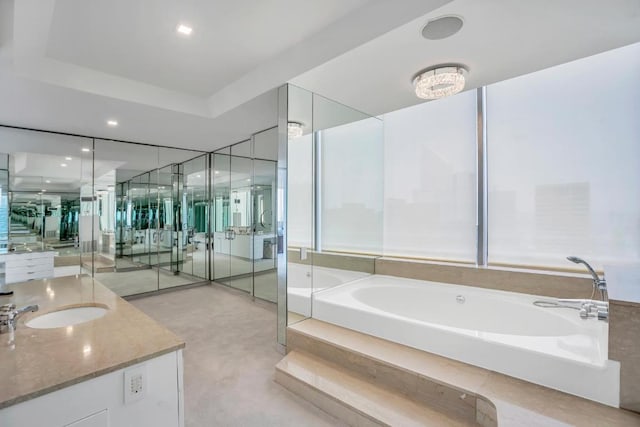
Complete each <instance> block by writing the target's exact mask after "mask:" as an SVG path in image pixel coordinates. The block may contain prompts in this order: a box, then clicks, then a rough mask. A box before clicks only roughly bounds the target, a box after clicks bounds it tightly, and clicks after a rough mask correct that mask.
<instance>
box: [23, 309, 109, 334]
mask: <svg viewBox="0 0 640 427" xmlns="http://www.w3.org/2000/svg"><path fill="white" fill-rule="evenodd" d="M106 313H107V308H105V307H97V306H83V307H70V308H64V309H62V310H58V311H52V312H51V313H47V314H43V315H42V316H38V317H34V318H33V319H31V320H29V321H28V322H26V323H25V324H26V325H27V326H28V327H30V328H35V329H52V328H62V327H65V326H71V325H77V324H78V323H84V322H88V321H90V320H95V319H99V318H100V317H102V316H104V315H105V314H106Z"/></svg>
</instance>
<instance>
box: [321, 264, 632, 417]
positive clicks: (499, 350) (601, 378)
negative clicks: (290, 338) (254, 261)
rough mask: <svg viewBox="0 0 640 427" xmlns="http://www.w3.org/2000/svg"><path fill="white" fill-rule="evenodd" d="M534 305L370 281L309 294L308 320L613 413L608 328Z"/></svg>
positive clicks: (494, 295) (509, 296) (616, 386)
mask: <svg viewBox="0 0 640 427" xmlns="http://www.w3.org/2000/svg"><path fill="white" fill-rule="evenodd" d="M540 299H544V297H539V296H535V295H525V294H519V293H513V292H504V291H496V290H486V289H480V288H474V287H469V286H460V285H452V284H446V283H436V282H427V281H421V280H413V279H405V278H399V277H392V276H382V275H373V276H369V277H365V278H363V279H359V280H356V281H353V282H350V283H347V284H344V285H340V286H337V287H334V288H331V289H327V290H324V291H320V292H317V293H315V294H314V296H313V317H314V318H316V319H318V320H322V321H326V322H329V323H333V324H336V325H339V326H343V327H346V328H349V329H353V330H356V331H359V332H362V333H366V334H370V335H373V336H377V337H380V338H384V339H388V340H391V341H395V342H397V343H400V344H404V345H407V346H410V347H413V348H416V349H419V350H424V351H428V352H430V353H434V354H438V355H441V356H444V357H449V358H452V359H455V360H459V361H461V362H465V363H469V364H472V365H475V366H479V367H483V368H486V369H490V370H492V371H496V372H501V373H503V374H506V375H510V376H512V377H515V378H520V379H523V380H526V381H529V382H532V383H536V384H540V385H543V386H546V387H551V388H554V389H557V390H561V391H564V392H567V393H571V394H575V395H577V396H581V397H585V398H588V399H592V400H595V401H597V402H601V403H605V404H607V405H611V406H614V407H618V405H619V390H620V364H619V363H618V362H617V361H612V360H609V359H608V347H607V329H608V324H607V323H606V322H603V321H599V320H597V319H594V318H591V319H581V318H580V317H579V315H578V312H577V310H572V309H564V308H562V309H561V308H542V307H538V306H535V305H534V304H533V303H534V301H536V300H540ZM594 383H595V384H597V385H598V386H597V387H594V386H593V384H594Z"/></svg>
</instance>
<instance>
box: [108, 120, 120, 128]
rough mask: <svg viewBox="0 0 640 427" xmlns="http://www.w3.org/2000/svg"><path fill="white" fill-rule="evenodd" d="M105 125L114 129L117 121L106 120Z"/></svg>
mask: <svg viewBox="0 0 640 427" xmlns="http://www.w3.org/2000/svg"><path fill="white" fill-rule="evenodd" d="M107 124H108V125H109V126H111V127H116V126H118V121H117V120H107Z"/></svg>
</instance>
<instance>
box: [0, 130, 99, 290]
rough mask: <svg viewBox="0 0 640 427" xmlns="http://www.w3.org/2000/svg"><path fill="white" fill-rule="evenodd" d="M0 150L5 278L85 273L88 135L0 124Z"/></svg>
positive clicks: (93, 238)
mask: <svg viewBox="0 0 640 427" xmlns="http://www.w3.org/2000/svg"><path fill="white" fill-rule="evenodd" d="M0 153H2V158H3V161H2V162H1V164H0V179H1V181H2V182H1V183H0V185H2V206H3V209H0V224H2V225H1V226H0V231H2V235H3V242H2V244H1V245H0V246H1V249H2V252H4V253H3V254H2V255H0V258H1V259H0V261H1V262H3V263H4V272H5V275H4V280H5V282H6V283H13V282H21V281H25V280H30V279H36V278H50V277H54V276H64V275H70V274H80V273H91V271H92V266H93V253H94V251H95V249H96V248H97V245H98V241H99V237H100V236H99V233H97V232H96V227H94V226H93V218H94V215H95V214H96V212H97V204H96V201H95V197H94V192H93V140H92V139H90V138H82V137H75V136H67V135H60V134H54V133H44V132H34V131H28V130H23V129H15V128H8V127H0ZM5 236H6V237H5ZM5 239H6V240H5Z"/></svg>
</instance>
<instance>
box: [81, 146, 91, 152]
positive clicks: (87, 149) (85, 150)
mask: <svg viewBox="0 0 640 427" xmlns="http://www.w3.org/2000/svg"><path fill="white" fill-rule="evenodd" d="M82 151H84V152H85V153H88V152H90V151H91V149H90V148H86V147H85V148H83V149H82Z"/></svg>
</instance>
